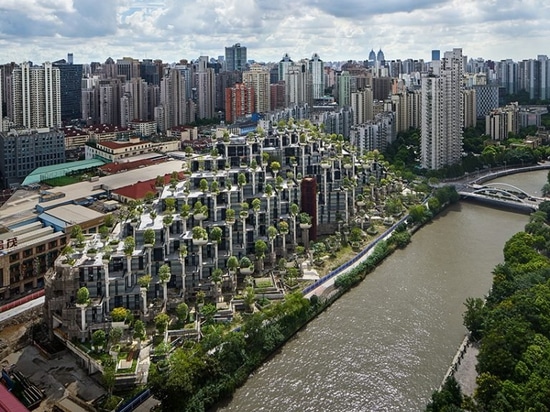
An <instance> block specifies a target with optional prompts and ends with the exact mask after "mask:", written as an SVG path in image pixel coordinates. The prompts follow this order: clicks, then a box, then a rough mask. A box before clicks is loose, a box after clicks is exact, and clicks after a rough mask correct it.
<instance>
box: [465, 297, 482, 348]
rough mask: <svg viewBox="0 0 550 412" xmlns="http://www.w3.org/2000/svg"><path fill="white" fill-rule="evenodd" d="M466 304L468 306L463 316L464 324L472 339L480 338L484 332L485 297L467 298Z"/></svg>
mask: <svg viewBox="0 0 550 412" xmlns="http://www.w3.org/2000/svg"><path fill="white" fill-rule="evenodd" d="M464 305H465V306H466V312H464V314H463V316H462V317H463V322H464V326H466V328H467V329H468V330H469V331H470V333H471V337H472V339H474V340H478V339H480V338H481V336H482V334H483V315H484V310H483V309H484V303H483V299H481V298H467V299H466V302H465V303H464Z"/></svg>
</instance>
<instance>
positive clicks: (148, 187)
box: [112, 172, 184, 200]
mask: <svg viewBox="0 0 550 412" xmlns="http://www.w3.org/2000/svg"><path fill="white" fill-rule="evenodd" d="M170 179H171V174H165V175H164V184H165V185H168V184H169V183H170ZM178 179H179V180H180V181H181V180H183V179H184V173H183V172H178ZM155 181H156V179H149V180H146V181H145V182H137V183H134V184H133V185H130V186H124V187H121V188H120V189H116V190H113V191H112V192H113V193H114V194H117V195H119V196H122V197H125V198H129V199H134V200H138V199H144V198H145V195H146V194H147V193H148V192H152V193H155V194H156V193H157V189H156V187H155Z"/></svg>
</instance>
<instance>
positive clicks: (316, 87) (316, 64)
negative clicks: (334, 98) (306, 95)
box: [309, 53, 325, 99]
mask: <svg viewBox="0 0 550 412" xmlns="http://www.w3.org/2000/svg"><path fill="white" fill-rule="evenodd" d="M309 72H310V73H311V82H312V86H313V91H312V95H313V99H320V98H322V97H323V96H324V94H325V71H324V63H323V61H322V60H321V58H320V57H319V55H318V54H317V53H315V54H314V55H313V57H312V58H311V60H310V61H309Z"/></svg>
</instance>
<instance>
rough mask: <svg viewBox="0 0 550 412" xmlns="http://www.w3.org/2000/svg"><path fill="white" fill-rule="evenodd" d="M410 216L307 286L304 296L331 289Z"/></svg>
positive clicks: (303, 291) (308, 296)
mask: <svg viewBox="0 0 550 412" xmlns="http://www.w3.org/2000/svg"><path fill="white" fill-rule="evenodd" d="M408 217H409V215H408V214H407V215H405V216H404V217H402V218H401V219H399V220H398V221H397V222H396V223H394V224H393V225H391V226H390V227H389V228H388V229H387V230H386V231H385V232H384V233H382V234H381V235H380V236H378V237H377V238H376V239H375V240H374V241H372V242H371V243H369V244H368V245H367V246H366V247H365V248H364V249H363V250H361V251H360V252H359V253H358V254H357V255H355V256H354V257H353V258H351V259H350V260H349V261H347V262H346V263H344V264H343V265H340V266H339V267H337V268H336V269H334V270H333V271H331V272H330V273H328V274H327V275H325V276H323V277H322V278H321V279H319V280H317V281H315V283H313V284H312V285H309V286H307V287H306V288H304V289H303V290H302V293H303V295H304V297H305V298H307V299H309V298H311V297H312V296H313V295H316V296H321V295H322V294H323V292H325V291H326V290H327V289H329V288H330V287H332V286H333V285H334V281H335V280H336V278H338V276H340V275H343V274H344V273H347V272H349V271H350V270H352V269H354V268H356V267H357V266H359V265H360V264H361V263H363V262H364V261H365V260H367V258H368V257H369V256H370V255H371V254H372V252H373V250H374V248H375V247H376V245H377V244H378V242H380V241H382V240H387V239H388V238H389V237H390V236H391V235H392V233H393V231H394V230H395V229H396V228H397V226H399V225H400V224H401V223H404V222H405V221H406V220H407V218H408Z"/></svg>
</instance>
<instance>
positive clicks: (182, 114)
mask: <svg viewBox="0 0 550 412" xmlns="http://www.w3.org/2000/svg"><path fill="white" fill-rule="evenodd" d="M185 83H186V81H185V77H184V76H183V75H182V74H181V71H179V70H177V69H171V70H170V72H169V73H168V75H165V76H164V78H163V79H162V82H161V83H160V103H161V106H162V107H163V108H164V110H163V113H164V118H163V119H157V122H158V123H159V129H160V130H162V131H165V130H168V129H170V128H172V127H174V126H180V125H184V124H186V122H187V110H186V108H187V97H186V93H185V88H186V85H185Z"/></svg>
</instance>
